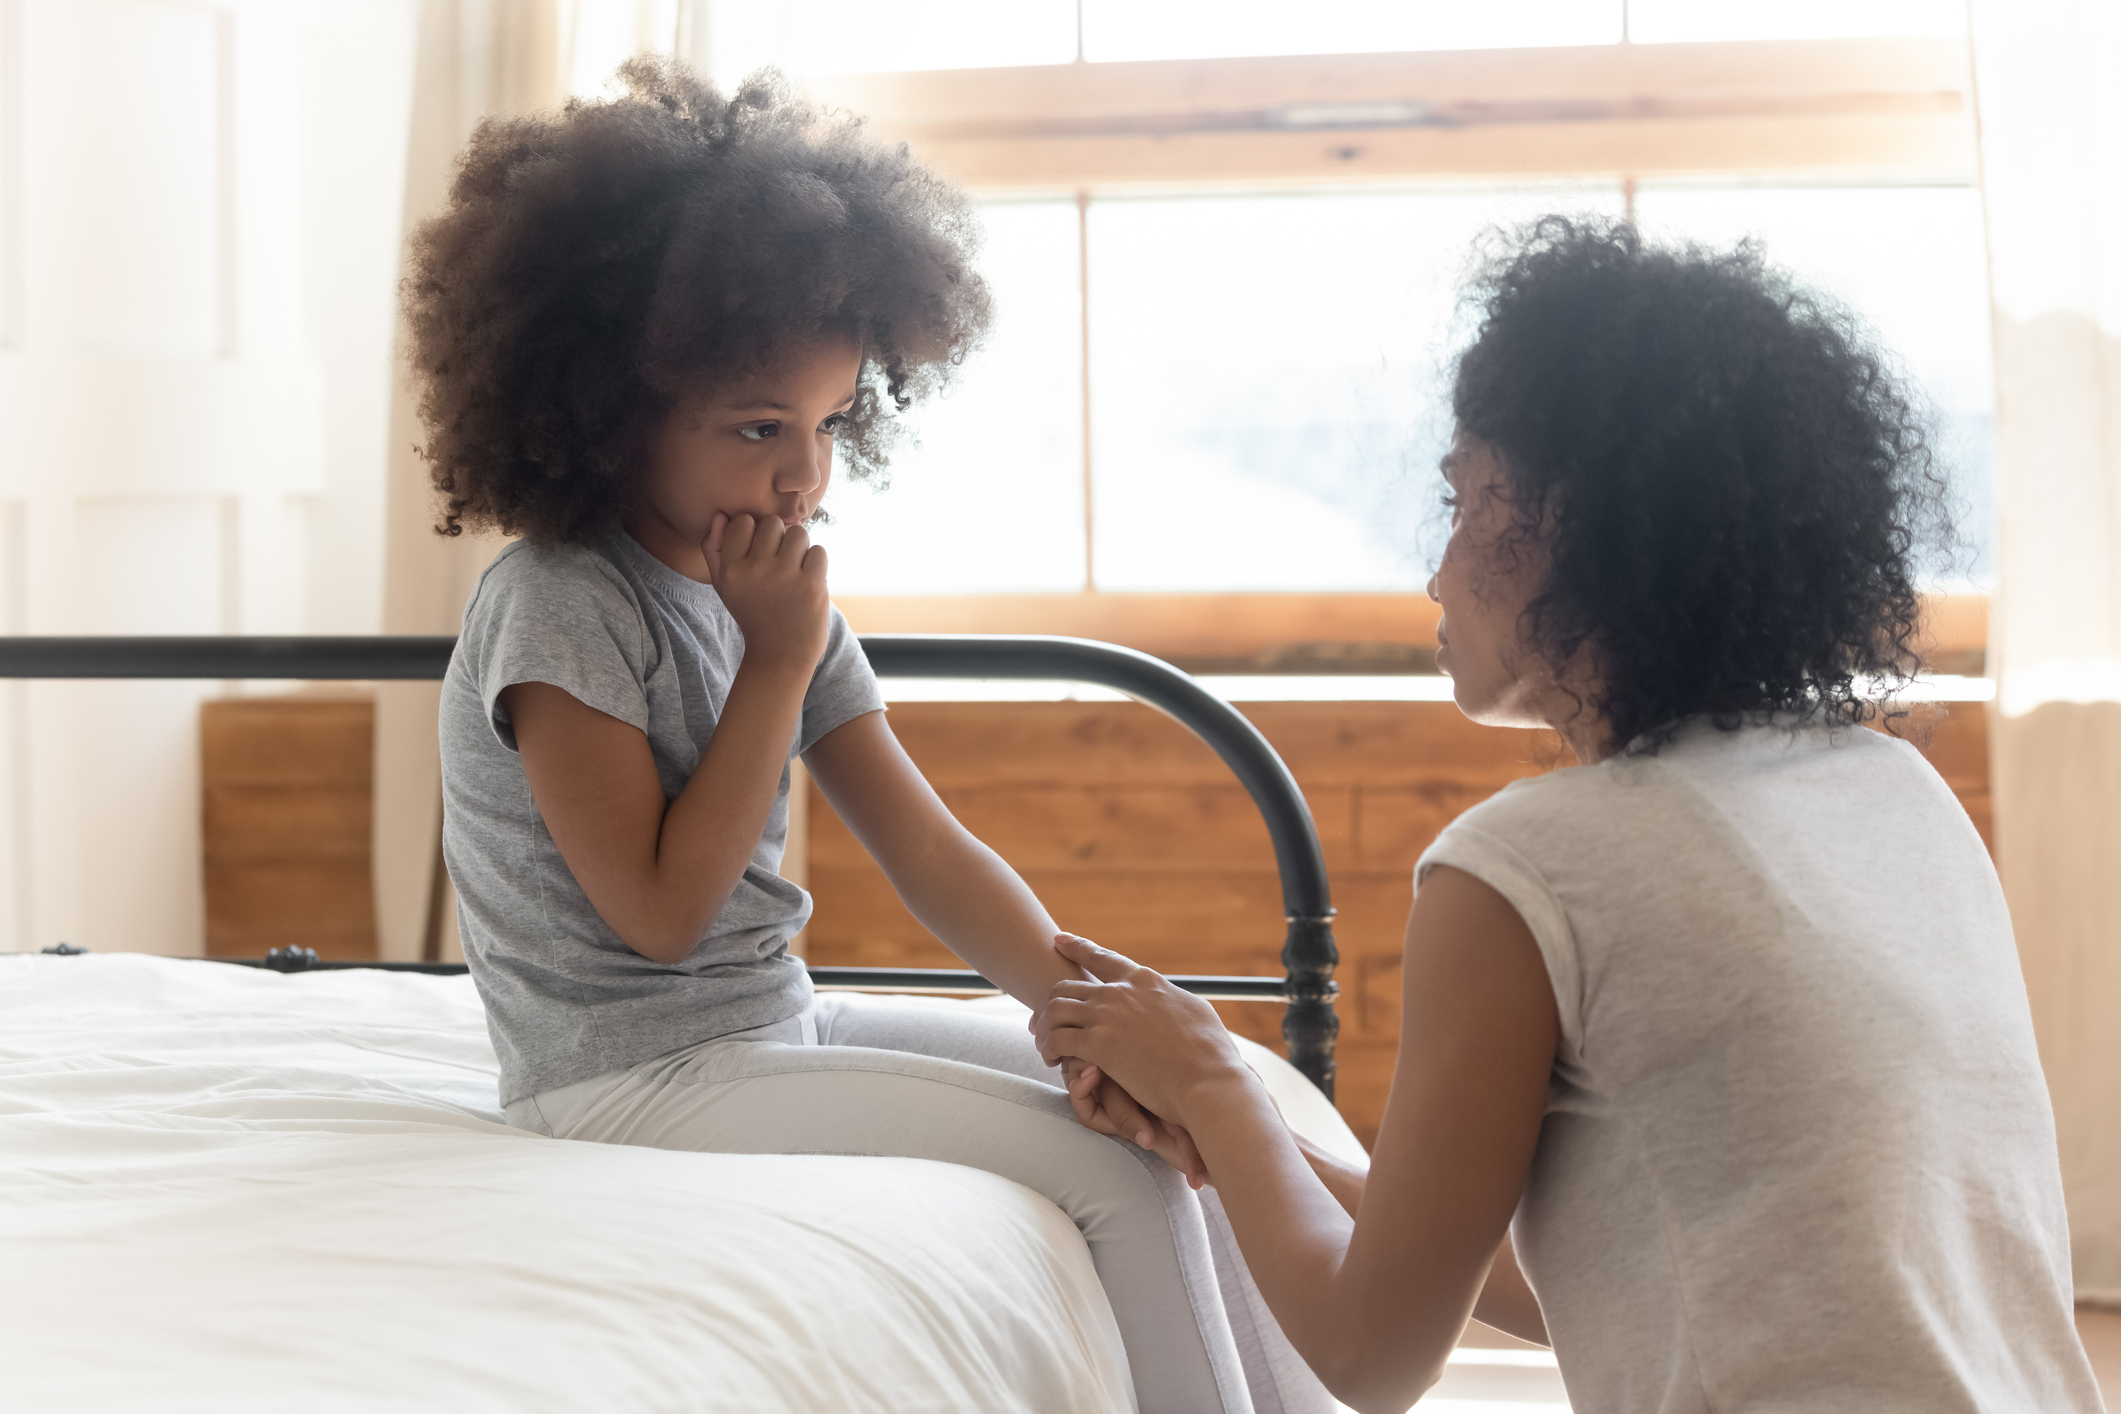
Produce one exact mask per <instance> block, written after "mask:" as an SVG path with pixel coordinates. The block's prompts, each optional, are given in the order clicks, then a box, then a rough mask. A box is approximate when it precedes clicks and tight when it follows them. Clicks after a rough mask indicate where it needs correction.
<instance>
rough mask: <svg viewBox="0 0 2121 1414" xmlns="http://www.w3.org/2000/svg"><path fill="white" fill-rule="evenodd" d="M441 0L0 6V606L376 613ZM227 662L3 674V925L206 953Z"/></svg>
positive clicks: (368, 627)
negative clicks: (428, 8)
mask: <svg viewBox="0 0 2121 1414" xmlns="http://www.w3.org/2000/svg"><path fill="white" fill-rule="evenodd" d="M416 3H417V0H0V630H4V631H6V632H10V633H42V634H70V633H86V634H114V633H299V632H373V631H375V630H376V629H377V628H378V627H379V625H380V611H381V593H380V591H381V584H380V579H381V565H382V553H381V546H382V525H383V488H384V466H385V457H386V452H387V431H386V429H387V426H388V413H389V390H390V378H391V371H390V360H389V343H390V331H391V300H392V287H393V284H394V281H395V277H396V262H397V242H398V235H399V230H400V203H401V201H402V197H403V189H404V175H403V163H404V152H405V125H406V122H407V115H408V113H409V109H410V87H411V78H412V52H413V50H412V46H413V22H414V19H415V10H416ZM223 690H236V689H233V688H231V687H229V686H228V685H224V684H219V683H205V682H198V683H126V682H108V683H10V684H5V685H0V950H22V949H32V948H37V947H44V946H49V945H50V944H52V943H55V942H58V941H60V940H62V939H63V940H66V941H70V942H73V943H76V944H79V945H82V946H87V947H91V948H96V949H121V948H123V949H137V950H143V951H152V952H162V953H180V954H181V953H196V952H198V951H200V948H201V942H202V934H203V909H202V902H201V897H200V842H199V790H198V709H197V705H198V703H199V701H200V700H201V699H202V698H205V697H209V696H213V695H216V694H218V693H220V692H222V691H223Z"/></svg>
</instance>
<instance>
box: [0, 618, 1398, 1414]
mask: <svg viewBox="0 0 2121 1414" xmlns="http://www.w3.org/2000/svg"><path fill="white" fill-rule="evenodd" d="M259 642H260V641H258V640H204V641H192V642H191V643H190V644H189V645H188V646H187V645H185V644H184V643H182V642H175V643H173V642H172V641H170V640H145V641H142V640H132V641H116V642H113V641H104V642H100V643H98V642H95V641H84V640H20V639H18V640H12V641H8V642H5V643H0V675H7V676H187V677H227V676H261V677H275V678H294V677H326V676H341V677H383V676H403V677H412V676H426V675H429V672H430V671H431V670H437V669H438V662H437V659H436V656H435V649H436V643H437V641H433V640H423V641H406V640H337V641H332V640H324V641H321V644H322V646H321V647H320V646H319V645H320V641H319V640H278V641H271V640H267V641H264V642H265V644H266V647H265V648H264V649H262V650H261V649H260V647H259ZM275 643H277V644H279V645H282V647H280V648H279V649H277V650H276V649H275V648H274V647H273V646H272V645H274V644H275ZM439 643H440V644H442V645H445V646H444V647H443V648H442V651H441V656H440V660H439V661H441V662H446V658H447V653H446V643H447V640H440V641H439ZM143 645H144V647H143ZM285 645H292V646H291V647H288V646H285ZM901 645H902V646H901ZM865 647H868V648H869V649H870V651H871V655H872V658H876V659H879V660H880V662H879V667H880V669H882V670H886V671H889V670H890V669H893V668H896V669H897V670H898V675H909V676H910V675H915V674H916V673H920V672H922V671H924V670H928V675H938V671H937V670H945V671H942V672H941V675H964V676H1020V677H1021V676H1041V677H1082V676H1087V675H1089V674H1090V673H1091V672H1093V671H1099V672H1102V673H1103V676H1102V677H1093V678H1092V679H1091V680H1096V681H1105V682H1107V683H1109V684H1110V685H1114V686H1120V687H1122V688H1125V689H1127V690H1130V691H1137V689H1140V690H1139V691H1137V695H1141V696H1149V695H1150V694H1152V693H1156V694H1162V696H1163V698H1164V700H1163V701H1160V702H1159V703H1158V705H1161V706H1164V707H1165V709H1166V710H1171V711H1173V715H1178V716H1180V717H1181V720H1186V714H1188V713H1191V714H1193V715H1194V716H1196V717H1199V716H1203V715H1207V716H1212V715H1213V713H1212V711H1211V710H1210V709H1205V708H1203V707H1202V706H1201V704H1200V703H1199V702H1198V701H1194V700H1191V699H1190V698H1188V697H1187V696H1186V695H1185V694H1184V692H1183V688H1184V687H1186V686H1190V684H1186V683H1182V682H1174V680H1177V679H1182V678H1183V675H1182V674H1177V673H1176V672H1175V670H1172V669H1169V668H1167V667H1164V666H1163V665H1161V664H1154V660H1150V659H1142V658H1141V655H1138V654H1126V651H1125V650H1114V649H1108V648H1106V647H1105V646H1104V645H1082V646H1080V647H1072V646H1062V647H1061V648H1059V649H1058V650H1055V649H1054V647H1053V645H1052V643H1051V642H1050V641H1047V642H1039V641H1031V640H976V641H972V642H969V643H961V642H952V641H949V640H936V639H919V640H900V641H899V644H896V645H895V644H891V643H879V642H876V641H870V642H867V643H865ZM894 652H898V653H899V654H900V655H901V656H900V657H898V658H897V659H895V660H894V659H893V657H892V655H893V653H894ZM393 653H395V654H398V655H400V657H401V658H403V659H404V661H403V662H402V663H400V664H398V665H397V666H398V667H399V669H400V670H399V671H395V672H393V671H388V670H389V669H391V668H392V666H393V660H392V659H391V658H390V656H389V655H391V654H393ZM67 654H71V655H72V656H71V657H70V658H69V657H67V656H66V655H67ZM216 654H219V655H220V656H219V657H216V656H214V655H216ZM231 654H234V655H238V656H239V657H240V656H242V655H248V657H247V658H244V661H240V662H239V661H236V660H235V659H233V658H231V657H230V656H229V655H231ZM40 655H41V656H40ZM54 655H57V657H55V656H54ZM158 655H159V656H158ZM305 655H307V656H305ZM320 655H322V656H320ZM334 655H336V656H334ZM1111 655H1124V656H1121V657H1113V656H1111ZM1133 659H1141V662H1142V663H1149V664H1154V666H1153V668H1148V669H1144V668H1142V667H1141V666H1140V664H1138V663H1135V662H1133V661H1132V660H1133ZM246 663H247V664H248V666H247V667H246V666H245V664H246ZM334 664H336V669H335V670H333V671H317V669H319V668H320V667H323V668H331V667H332V666H333V665H334ZM1100 665H1102V666H1100ZM92 668H93V669H99V670H98V671H88V669H92ZM230 668H238V669H241V671H235V672H231V671H228V669H230ZM158 669H159V671H158ZM378 669H383V671H379V670H378ZM1129 675H1132V680H1131V681H1117V682H1115V681H1113V679H1114V678H1115V677H1119V678H1127V677H1129ZM1194 691H1195V692H1198V689H1197V688H1195V689H1194ZM1199 696H1200V698H1203V699H1205V698H1206V694H1205V693H1200V694H1199ZM1207 700H1208V701H1209V702H1213V699H1207ZM1174 703H1175V704H1176V708H1175V710H1174V706H1173V704H1174ZM1215 705H1216V707H1221V704H1215ZM1221 710H1222V711H1224V712H1227V711H1228V709H1227V708H1226V707H1221ZM1229 715H1230V716H1232V717H1234V716H1235V713H1229ZM1238 721H1239V722H1241V721H1242V719H1241V718H1239V719H1238ZM1188 724H1189V725H1196V729H1198V726H1197V724H1196V723H1195V722H1191V721H1189V722H1188ZM1247 730H1249V728H1247ZM1215 732H1220V733H1222V734H1223V736H1224V738H1225V739H1224V740H1222V741H1218V740H1217V739H1216V737H1215V736H1214V735H1213V734H1212V733H1215ZM1203 735H1204V736H1207V737H1208V738H1209V740H1210V744H1211V745H1215V746H1216V748H1217V750H1218V751H1219V752H1221V753H1222V754H1223V756H1224V759H1225V760H1232V758H1233V756H1236V757H1237V758H1238V759H1237V760H1235V761H1233V768H1234V769H1236V770H1237V771H1238V773H1239V775H1240V778H1241V779H1244V780H1245V782H1246V784H1247V786H1248V787H1254V792H1253V793H1254V796H1255V799H1259V798H1260V797H1261V796H1262V795H1263V794H1264V795H1266V796H1268V797H1270V803H1267V804H1263V810H1264V811H1265V813H1266V814H1267V816H1268V821H1269V828H1270V831H1274V832H1275V837H1276V846H1277V857H1278V858H1279V859H1281V861H1282V863H1283V866H1284V867H1283V882H1284V892H1285V894H1291V893H1293V894H1295V895H1296V897H1295V899H1294V906H1292V907H1291V909H1290V914H1291V926H1290V937H1291V945H1290V948H1291V957H1292V958H1293V961H1292V965H1291V968H1290V970H1291V973H1292V974H1297V973H1299V971H1300V973H1301V975H1292V976H1291V977H1290V978H1289V979H1286V980H1285V979H1258V978H1248V979H1232V978H1189V979H1185V981H1186V984H1187V985H1189V986H1191V987H1192V988H1193V989H1194V990H1196V991H1200V992H1203V993H1204V994H1207V995H1211V996H1214V995H1235V996H1250V997H1257V996H1260V995H1262V994H1264V993H1268V992H1269V990H1270V989H1271V994H1274V995H1280V996H1283V997H1291V996H1294V997H1296V998H1297V1002H1298V1005H1294V1006H1292V1007H1291V1018H1292V1023H1293V1025H1292V1030H1291V1041H1292V1050H1294V1051H1295V1052H1296V1054H1297V1058H1298V1060H1299V1061H1300V1062H1303V1063H1304V1068H1303V1070H1301V1071H1300V1070H1299V1069H1298V1068H1296V1067H1295V1066H1292V1065H1291V1064H1290V1063H1289V1062H1288V1061H1285V1060H1283V1059H1281V1058H1280V1057H1277V1056H1274V1055H1272V1054H1271V1053H1270V1052H1267V1051H1266V1050H1264V1049H1263V1048H1260V1047H1257V1046H1253V1045H1251V1043H1249V1042H1245V1043H1242V1044H1244V1045H1245V1046H1246V1048H1247V1056H1248V1059H1250V1060H1252V1062H1253V1063H1254V1065H1255V1068H1256V1069H1258V1070H1259V1071H1260V1072H1261V1074H1262V1075H1263V1076H1265V1077H1266V1078H1267V1080H1268V1083H1269V1085H1270V1087H1271V1088H1272V1089H1273V1090H1274V1092H1275V1094H1276V1097H1277V1099H1278V1100H1279V1102H1280V1103H1281V1104H1282V1106H1283V1109H1284V1112H1285V1113H1287V1114H1288V1115H1289V1117H1290V1120H1291V1123H1292V1124H1294V1125H1295V1126H1296V1127H1297V1128H1299V1129H1300V1130H1301V1131H1303V1132H1305V1133H1306V1134H1308V1135H1310V1136H1311V1137H1313V1138H1314V1139H1315V1140H1317V1141H1318V1142H1319V1143H1321V1144H1323V1145H1325V1146H1326V1147H1328V1148H1332V1149H1338V1150H1340V1151H1342V1152H1345V1153H1349V1154H1351V1155H1353V1154H1359V1153H1360V1146H1359V1145H1358V1144H1357V1143H1356V1141H1355V1139H1354V1136H1353V1135H1352V1134H1351V1133H1350V1132H1349V1131H1348V1129H1347V1127H1346V1125H1345V1124H1343V1123H1342V1122H1341V1121H1340V1119H1339V1116H1338V1115H1337V1114H1336V1113H1335V1112H1334V1110H1333V1107H1332V1104H1331V1101H1330V1098H1329V1096H1328V1093H1327V1087H1328V1086H1329V1085H1330V1080H1331V1046H1332V1039H1333V1038H1332V1034H1331V1030H1330V1029H1329V1028H1325V1027H1320V1026H1318V1025H1317V1017H1316V1015H1315V1013H1316V1012H1318V1011H1320V1010H1323V1011H1324V1013H1325V1019H1326V1020H1327V1021H1328V1022H1330V1019H1331V1001H1332V989H1331V966H1332V958H1331V948H1332V942H1331V931H1330V923H1329V921H1328V920H1329V919H1330V906H1329V905H1328V904H1327V903H1326V896H1325V893H1324V871H1323V867H1322V865H1316V851H1317V841H1316V837H1315V834H1313V835H1310V837H1309V839H1308V858H1307V857H1306V841H1305V840H1304V839H1302V838H1300V837H1299V838H1294V839H1293V840H1289V841H1285V839H1284V836H1291V835H1293V836H1302V835H1304V834H1306V833H1308V832H1309V817H1308V813H1307V812H1306V811H1304V809H1303V806H1302V799H1301V797H1300V796H1299V795H1296V794H1295V790H1294V786H1293V783H1287V784H1286V793H1281V792H1282V787H1281V786H1279V785H1277V783H1276V781H1275V779H1274V774H1273V773H1274V769H1278V768H1280V762H1279V760H1278V759H1277V758H1274V757H1273V753H1272V751H1271V749H1269V748H1267V747H1266V744H1265V742H1264V741H1263V740H1258V741H1257V742H1256V746H1255V743H1251V742H1247V741H1245V740H1244V739H1243V738H1242V735H1241V734H1234V733H1232V732H1231V730H1230V728H1229V726H1228V724H1227V723H1220V724H1217V723H1213V722H1211V724H1210V728H1209V730H1208V731H1204V732H1203ZM1252 736H1253V737H1254V738H1256V737H1257V733H1256V732H1254V733H1252ZM1247 752H1250V755H1249V756H1248V755H1247V754H1246V753H1247ZM1260 752H1264V753H1265V756H1264V758H1261V757H1260V755H1259V753H1260ZM1248 773H1249V774H1248ZM1280 776H1281V779H1282V781H1284V782H1286V778H1287V772H1286V770H1285V769H1282V770H1281V771H1280ZM1256 782H1264V784H1263V785H1255V783H1256ZM1276 812H1279V820H1278V821H1277V815H1276ZM1297 827H1300V828H1297ZM1285 845H1286V846H1287V847H1286V848H1285ZM1292 858H1293V859H1294V860H1295V863H1296V865H1297V867H1296V868H1295V869H1293V870H1292V868H1291V867H1290V861H1291V859H1292ZM1314 866H1315V879H1313V878H1310V877H1307V873H1306V871H1307V869H1310V868H1312V867H1314ZM1321 942H1322V943H1323V956H1321V955H1320V949H1319V947H1318V946H1317V945H1318V944H1319V943H1321ZM815 976H816V978H817V980H818V981H819V982H820V984H821V985H828V986H848V985H859V986H876V985H883V984H889V985H894V986H903V987H912V988H918V989H923V990H957V991H973V990H976V989H977V988H979V987H980V986H982V985H983V983H982V982H981V979H979V978H977V977H976V976H975V975H974V974H970V973H915V974H909V975H906V976H898V975H895V974H894V975H893V976H890V977H886V976H880V975H875V974H864V973H861V972H860V970H858V969H838V970H828V969H816V970H815ZM926 1004H928V1005H935V1006H979V1007H997V1008H1013V1007H1015V1006H1016V1003H1014V1002H1013V1001H1010V1000H1008V999H1007V998H1001V997H990V998H986V999H983V1000H971V1001H964V1000H946V999H943V998H935V999H932V1000H931V1001H929V1002H928V1003H926ZM1321 1032H1322V1035H1321V1034H1320V1033H1321ZM1321 1062H1322V1063H1321ZM495 1074H496V1064H495V1060H494V1056H493V1052H492V1049H491V1047H490V1045H489V1043H488V1041H487V1036H486V1028H485V1021H484V1017H483V1014H482V1012H481V1010H480V1006H479V1001H478V998H477V995H476V994H475V992H474V991H473V989H472V984H471V981H470V979H469V978H468V977H466V976H464V975H462V972H461V969H460V968H453V967H452V966H451V965H449V964H440V963H426V964H401V965H399V966H397V967H395V968H392V967H363V966H358V965H338V966H334V965H331V964H320V963H317V962H316V961H315V960H314V958H313V957H309V956H304V955H302V952H301V950H288V951H286V952H284V953H282V954H281V955H279V956H278V957H277V958H276V959H274V960H273V962H272V964H271V965H268V966H262V967H250V966H244V967H230V966H217V965H213V964H212V963H211V962H201V961H195V960H187V959H172V958H162V957H151V956H146V955H140V954H104V955H87V956H48V955H27V956H7V957H0V1245H4V1249H5V1254H4V1257H0V1404H4V1405H5V1406H6V1407H8V1408H10V1409H23V1410H44V1409H65V1410H82V1411H94V1414H102V1411H119V1410H136V1409H138V1410H145V1409H153V1410H158V1411H160V1410H190V1409H200V1410H205V1409H212V1410H216V1411H230V1410H233V1411H242V1410H250V1409H266V1408H273V1409H278V1408H282V1407H286V1406H287V1405H288V1404H290V1403H293V1404H294V1405H295V1406H296V1407H299V1408H302V1409H305V1410H311V1409H316V1410H336V1409H364V1410H365V1409H379V1408H388V1409H393V1410H398V1409H411V1410H428V1409H432V1410H483V1409H495V1410H499V1409H507V1410H548V1409H549V1410H586V1409H601V1408H610V1409H627V1410H695V1409H699V1410H747V1411H748V1410H761V1411H764V1410H776V1411H813V1410H815V1411H825V1410H833V1411H838V1410H856V1409H861V1410H893V1411H895V1410H933V1409H953V1410H956V1409H968V1410H969V1409H979V1410H1017V1409H1022V1410H1093V1409H1098V1410H1101V1409H1129V1408H1132V1407H1133V1399H1132V1394H1131V1389H1130V1385H1129V1380H1128V1376H1127V1366H1126V1357H1125V1355H1124V1352H1123V1350H1122V1348H1121V1345H1120V1341H1119V1336H1118V1332H1117V1329H1116V1327H1115V1326H1114V1324H1113V1321H1112V1316H1111V1313H1110V1310H1109V1308H1108V1307H1107V1306H1106V1304H1105V1300H1104V1296H1103V1293H1102V1291H1101V1290H1100V1288H1099V1286H1098V1284H1097V1280H1096V1277H1095V1275H1094V1273H1093V1272H1092V1270H1091V1267H1090V1261H1089V1256H1088V1253H1087V1250H1086V1249H1085V1247H1084V1246H1083V1243H1082V1240H1081V1238H1080V1236H1079V1235H1078V1234H1077V1233H1076V1231H1075V1229H1074V1227H1073V1226H1072V1225H1071V1224H1070V1223H1069V1222H1068V1221H1067V1219H1066V1218H1064V1217H1063V1216H1062V1214H1061V1213H1060V1212H1059V1210H1058V1209H1056V1208H1054V1207H1053V1206H1052V1205H1051V1204H1050V1203H1048V1202H1047V1201H1046V1200H1045V1199H1043V1198H1041V1197H1039V1196H1037V1195H1036V1194H1034V1193H1032V1192H1031V1191H1030V1190H1028V1189H1025V1188H1022V1187H1019V1186H1018V1185H1016V1184H1013V1183H1010V1182H1008V1181H1007V1180H1004V1179H1000V1178H996V1177H994V1176H992V1175H989V1174H985V1173H981V1172H977V1171H974V1170H970V1169H965V1168H960V1167H956V1166H953V1165H947V1164H940V1163H933V1162H928V1161H922V1160H908V1159H886V1158H831V1157H816V1156H744V1155H714V1154H691V1153H671V1152H665V1151H660V1150H650V1149H636V1148H617V1147H606V1146H600V1145H591V1144H576V1143H568V1142H565V1141H559V1140H552V1139H546V1138H542V1137H539V1136H536V1135H531V1134H527V1133H524V1132H522V1131H518V1130H513V1129H510V1128H508V1127H507V1126H505V1125H504V1124H502V1123H501V1119H500V1115H499V1113H498V1111H497V1107H496V1083H495Z"/></svg>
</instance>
